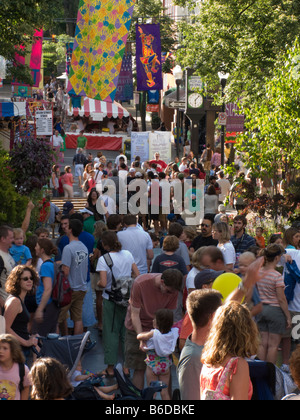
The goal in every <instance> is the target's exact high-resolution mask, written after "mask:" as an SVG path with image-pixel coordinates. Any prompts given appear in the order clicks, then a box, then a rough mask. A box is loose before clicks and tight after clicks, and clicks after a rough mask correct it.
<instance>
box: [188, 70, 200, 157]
mask: <svg viewBox="0 0 300 420" xmlns="http://www.w3.org/2000/svg"><path fill="white" fill-rule="evenodd" d="M193 73H194V71H193V70H191V69H187V70H186V74H185V77H186V83H185V86H186V96H185V97H186V112H185V114H186V116H187V117H188V118H189V119H190V121H191V150H192V151H193V152H194V155H195V157H196V158H197V160H198V155H199V121H200V118H201V116H203V115H204V114H205V110H204V98H203V96H202V95H201V94H200V93H199V90H201V89H202V87H203V86H202V81H201V78H200V77H198V76H194V75H193Z"/></svg>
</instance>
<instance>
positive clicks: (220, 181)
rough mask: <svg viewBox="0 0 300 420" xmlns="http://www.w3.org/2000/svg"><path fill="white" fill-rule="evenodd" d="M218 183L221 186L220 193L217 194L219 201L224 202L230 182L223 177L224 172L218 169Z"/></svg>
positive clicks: (228, 191)
mask: <svg viewBox="0 0 300 420" xmlns="http://www.w3.org/2000/svg"><path fill="white" fill-rule="evenodd" d="M218 177H219V179H218V185H219V187H220V188H221V194H219V202H222V203H224V201H225V199H226V197H228V196H229V194H230V188H231V184H230V182H229V181H228V179H227V178H225V177H224V172H223V171H220V172H219V173H218Z"/></svg>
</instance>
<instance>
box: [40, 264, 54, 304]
mask: <svg viewBox="0 0 300 420" xmlns="http://www.w3.org/2000/svg"><path fill="white" fill-rule="evenodd" d="M39 275H40V279H41V281H40V284H39V286H38V289H37V291H36V303H37V304H38V305H39V304H40V303H41V300H42V296H43V293H44V290H45V289H44V283H43V277H50V278H51V279H52V284H53V282H54V264H53V262H51V261H46V262H44V263H43V264H42V265H41V268H40V272H39ZM51 302H52V298H50V299H49V300H48V304H49V303H51Z"/></svg>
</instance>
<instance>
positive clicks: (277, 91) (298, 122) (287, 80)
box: [237, 40, 300, 178]
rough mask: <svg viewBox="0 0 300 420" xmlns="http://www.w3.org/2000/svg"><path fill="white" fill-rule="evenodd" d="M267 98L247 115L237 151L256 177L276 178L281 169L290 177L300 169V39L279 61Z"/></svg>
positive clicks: (247, 111)
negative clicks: (265, 175)
mask: <svg viewBox="0 0 300 420" xmlns="http://www.w3.org/2000/svg"><path fill="white" fill-rule="evenodd" d="M264 82H265V88H264V95H263V97H262V98H261V100H260V102H256V103H255V104H254V105H253V106H252V107H251V109H249V108H248V109H244V112H245V114H246V132H245V133H244V134H243V135H240V136H239V137H238V142H237V149H238V150H239V151H241V152H243V153H245V155H246V159H245V162H247V166H248V167H249V168H251V169H252V171H253V173H254V174H257V175H259V174H261V171H264V172H265V173H266V174H268V175H269V176H271V177H272V178H274V177H275V176H276V174H277V173H278V171H279V170H280V169H282V170H284V171H285V172H286V173H287V175H289V173H290V172H291V171H292V170H294V169H300V45H299V41H298V40H297V41H296V42H295V44H294V46H293V47H292V48H290V49H289V50H288V51H287V52H286V54H285V55H284V56H283V58H282V59H280V60H279V61H278V62H277V64H276V66H275V69H274V72H273V75H272V76H271V77H270V78H266V79H264Z"/></svg>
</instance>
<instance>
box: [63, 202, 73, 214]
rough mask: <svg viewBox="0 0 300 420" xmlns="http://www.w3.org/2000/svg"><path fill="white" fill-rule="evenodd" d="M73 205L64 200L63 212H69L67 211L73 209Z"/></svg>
mask: <svg viewBox="0 0 300 420" xmlns="http://www.w3.org/2000/svg"><path fill="white" fill-rule="evenodd" d="M73 208H74V205H73V203H71V201H66V202H65V204H64V205H63V214H65V215H66V214H69V212H70V211H71V210H73Z"/></svg>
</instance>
